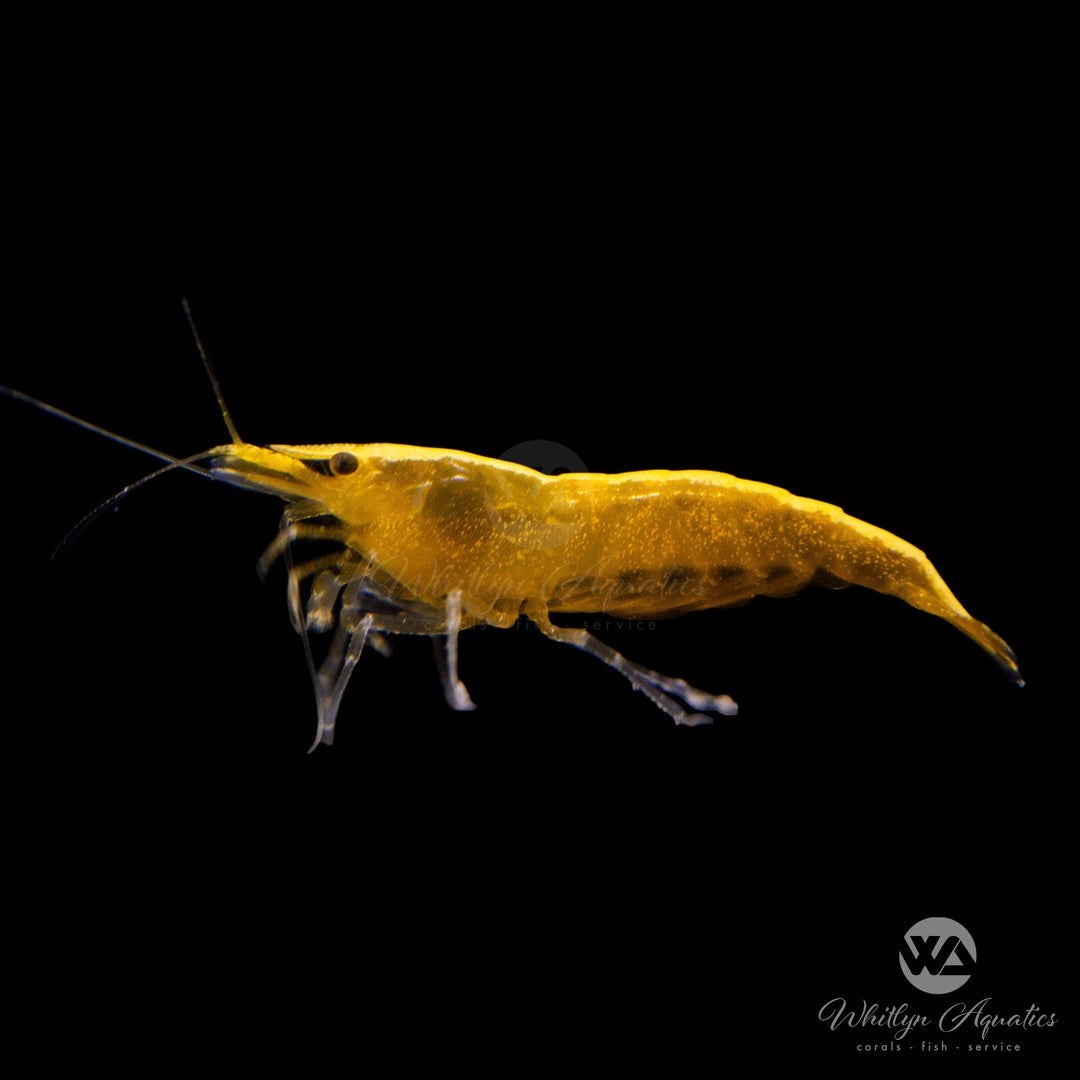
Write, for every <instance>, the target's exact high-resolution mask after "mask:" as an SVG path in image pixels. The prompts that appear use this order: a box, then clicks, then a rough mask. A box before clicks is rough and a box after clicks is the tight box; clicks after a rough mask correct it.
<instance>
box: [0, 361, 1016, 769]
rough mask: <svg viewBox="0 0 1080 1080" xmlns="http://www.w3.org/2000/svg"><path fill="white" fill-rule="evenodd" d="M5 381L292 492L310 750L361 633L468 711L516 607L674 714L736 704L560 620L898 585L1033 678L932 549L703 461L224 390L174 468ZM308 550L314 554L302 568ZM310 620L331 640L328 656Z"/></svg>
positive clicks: (247, 480)
mask: <svg viewBox="0 0 1080 1080" xmlns="http://www.w3.org/2000/svg"><path fill="white" fill-rule="evenodd" d="M204 359H205V357H204ZM208 370H209V366H208ZM211 377H212V378H213V375H212V372H211ZM0 389H4V388H0ZM215 389H216V381H215ZM5 392H6V393H7V394H8V395H10V396H12V397H15V398H18V399H21V400H23V401H26V402H28V403H30V404H33V405H35V406H37V407H39V408H42V409H44V410H45V411H47V412H50V413H52V414H54V415H58V416H60V417H61V418H62V419H65V420H68V421H71V422H74V423H78V424H80V425H81V426H83V427H86V428H88V429H90V430H93V431H96V432H97V433H99V434H103V435H106V436H107V437H109V438H112V439H115V440H117V441H119V442H123V443H125V444H127V445H129V446H133V447H135V448H137V449H139V450H141V451H144V452H146V453H150V454H154V455H155V456H157V457H159V458H163V459H164V460H166V461H167V462H169V464H168V465H166V466H165V468H166V469H171V468H178V467H179V468H185V469H192V470H194V471H196V472H203V473H208V474H209V475H210V476H212V477H213V478H215V479H220V480H224V481H226V482H228V483H230V484H233V485H236V486H238V487H244V488H250V489H254V490H255V491H259V492H264V493H268V494H272V495H277V496H279V497H281V498H283V499H284V500H285V501H286V503H287V506H286V509H285V512H284V515H283V517H282V521H281V528H280V531H279V533H278V535H277V537H276V538H275V540H274V541H273V543H272V544H271V545H270V547H269V548H268V549H267V551H266V553H265V554H264V555H263V557H262V560H261V562H260V567H261V569H262V571H263V572H265V571H266V570H267V569H268V568H269V567H270V566H271V564H273V563H274V562H275V561H276V560H277V559H279V558H284V560H285V562H286V564H287V572H288V589H287V595H288V606H289V613H290V618H291V620H292V623H293V626H294V628H295V629H296V630H297V631H298V632H299V633H300V634H301V635H302V637H303V641H304V646H305V651H306V655H307V658H308V665H309V668H310V671H311V675H312V680H313V683H314V686H315V694H316V703H317V714H318V730H317V734H316V737H315V741H314V743H313V746H312V749H314V747H315V746H317V745H319V744H320V743H325V744H330V743H331V742H332V741H333V737H334V726H335V723H336V719H337V714H338V711H339V709H340V706H341V701H342V695H343V694H344V691H345V688H346V685H347V684H348V681H349V679H350V677H351V675H352V673H353V671H354V669H355V666H356V663H357V661H358V659H359V658H360V655H361V652H362V651H363V649H364V647H365V646H366V645H367V644H371V645H372V646H373V647H374V648H376V649H378V650H380V651H383V652H386V651H388V644H387V635H391V634H420V635H427V636H430V637H432V638H433V639H435V642H436V650H435V654H436V660H437V663H438V667H439V672H440V675H441V678H442V683H443V690H444V693H445V696H446V700H447V702H448V703H449V704H450V705H451V706H452V707H453V708H454V709H462V710H463V709H471V708H473V703H472V700H471V698H470V696H469V694H468V691H467V690H466V689H465V686H464V685H463V684H462V682H461V680H460V679H459V677H458V673H457V654H458V637H459V634H460V632H461V631H462V630H466V629H468V628H470V627H474V626H478V625H481V624H486V625H488V626H493V627H501V628H508V627H511V626H513V625H514V624H515V623H516V622H517V621H518V619H519V618H522V617H525V618H527V619H529V620H531V621H532V622H533V623H534V624H535V625H536V626H537V627H538V628H539V629H540V630H541V631H542V632H543V633H544V634H545V635H547V636H548V637H549V638H551V639H553V640H554V641H560V642H565V643H566V644H568V645H573V646H574V647H576V648H578V649H581V650H583V651H585V652H587V653H591V654H592V655H593V656H595V657H597V658H598V659H600V660H602V661H603V662H604V663H605V664H608V665H610V666H611V667H613V668H614V669H615V670H616V671H618V672H619V673H620V674H622V675H623V676H624V677H625V678H626V679H628V680H629V682H630V684H631V686H632V687H633V688H634V689H636V690H639V691H641V692H642V693H643V694H645V695H646V696H647V697H648V698H649V699H650V700H651V701H653V702H654V703H655V704H656V705H657V706H658V707H659V708H660V709H662V710H663V711H664V712H665V713H667V715H668V716H670V717H671V718H672V719H673V720H674V721H675V722H676V723H678V724H689V725H693V724H700V723H708V722H711V721H712V718H713V715H715V714H719V715H733V714H735V713H736V712H737V707H736V705H735V702H733V701H732V700H731V698H730V697H728V696H726V695H715V694H711V693H707V692H705V691H702V690H697V689H695V688H694V687H692V686H690V685H688V684H687V683H686V682H684V681H683V680H682V679H678V678H672V677H669V676H666V675H661V674H659V673H658V672H655V671H651V670H649V669H647V668H644V667H642V666H640V665H638V664H635V663H633V662H631V661H630V660H628V659H626V658H625V657H623V656H622V655H621V654H620V653H618V652H616V651H615V650H614V649H612V648H610V647H609V646H607V645H605V644H604V643H603V642H601V641H599V640H598V639H597V638H596V637H594V636H593V635H592V634H590V633H589V632H588V631H587V630H586V629H583V628H582V629H579V628H571V627H566V626H560V625H557V624H556V623H554V622H552V616H553V615H556V616H558V615H563V614H570V613H597V612H602V613H605V614H610V615H613V616H616V617H626V618H652V617H656V618H660V617H666V616H674V615H679V614H682V613H684V612H688V611H694V610H702V609H707V608H722V607H732V606H735V605H738V604H742V603H745V602H746V601H747V600H749V599H750V598H752V597H754V596H790V595H792V594H793V593H796V592H798V591H799V590H800V589H802V588H803V587H804V586H806V585H811V584H813V585H823V586H826V587H829V588H842V587H844V586H848V585H861V586H864V587H866V588H869V589H874V590H875V591H877V592H881V593H886V594H890V595H893V596H898V597H900V599H902V600H905V601H906V602H907V603H908V604H911V605H912V606H913V607H916V608H918V609H920V610H921V611H927V612H929V613H930V614H932V615H937V616H939V617H940V618H942V619H945V620H947V621H948V622H950V623H952V624H953V626H955V627H957V628H958V629H959V630H961V631H963V632H964V633H965V634H967V636H968V637H970V638H972V639H973V640H974V641H975V642H976V643H978V644H979V645H980V646H981V647H982V648H983V649H985V650H986V652H988V653H989V654H990V655H991V656H992V657H993V658H994V659H995V660H996V661H997V663H998V664H999V665H1000V666H1001V667H1002V668H1003V669H1004V670H1005V672H1006V674H1008V675H1009V676H1010V678H1011V679H1012V680H1013V681H1014V682H1016V683H1017V684H1020V685H1022V680H1021V679H1020V675H1019V670H1018V667H1017V662H1016V657H1015V656H1014V654H1013V652H1012V650H1011V649H1010V648H1009V646H1008V645H1006V644H1005V642H1004V641H1003V640H1002V639H1001V638H1000V637H998V636H997V634H995V633H994V632H993V631H992V630H990V629H989V627H987V626H985V625H983V624H982V623H981V622H978V621H977V620H975V619H973V618H972V617H971V616H970V615H969V614H968V613H967V611H965V610H964V608H963V607H962V606H961V605H960V603H959V602H958V601H957V599H956V597H955V596H953V594H952V593H951V592H950V591H949V588H948V586H947V585H946V584H945V582H944V581H943V580H942V578H941V576H940V575H939V574H938V572H937V571H936V570H935V569H934V567H933V566H932V565H931V564H930V561H929V560H928V559H927V558H926V556H925V555H924V554H923V553H922V552H921V551H919V550H918V549H917V548H915V547H913V546H912V545H911V544H909V543H907V542H906V541H904V540H901V539H900V538H899V537H897V536H894V535H892V534H891V533H888V532H886V531H885V530H883V529H879V528H876V527H875V526H873V525H869V524H867V523H866V522H863V521H859V520H858V519H856V518H853V517H850V516H849V515H847V514H845V513H844V512H843V511H842V510H841V509H840V508H839V507H837V506H831V505H829V504H828V503H822V502H815V501H814V500H812V499H804V498H800V497H798V496H795V495H792V494H790V493H789V492H787V491H784V490H783V489H781V488H777V487H772V486H770V485H768V484H761V483H755V482H752V481H748V480H740V479H738V478H737V477H734V476H730V475H727V474H725V473H717V472H704V471H681V472H668V471H664V470H650V471H646V472H631V473H622V474H612V475H606V474H597V473H563V474H561V475H556V476H549V475H546V474H544V473H541V472H537V471H535V470H533V469H530V468H527V467H526V466H524V465H518V464H514V463H513V462H509V461H504V460H501V459H492V458H486V457H481V456H479V455H476V454H470V453H465V452H462V451H457V450H441V449H432V448H427V447H418V446H404V445H396V444H391V443H373V444H346V443H335V444H332V445H325V446H285V445H271V446H267V447H263V446H255V445H252V444H250V443H246V442H244V441H242V440H241V439H240V437H239V435H238V434H237V433H236V429H235V427H234V426H233V425H232V422H231V420H230V419H229V417H228V413H227V410H225V408H224V403H223V402H222V401H221V398H220V393H219V394H218V397H219V403H220V404H221V406H222V412H223V415H224V417H225V420H226V424H227V425H228V427H229V431H230V434H231V435H232V439H233V441H232V442H231V443H229V444H226V445H223V446H219V447H215V448H213V449H211V450H208V451H206V452H205V453H203V454H199V455H196V456H195V457H192V458H187V459H185V460H183V461H179V460H177V459H175V458H172V457H170V456H169V455H167V454H163V453H161V452H159V451H155V450H152V449H150V448H148V447H145V446H142V445H140V444H138V443H134V442H132V441H130V440H127V439H124V438H122V437H120V436H116V435H113V434H112V433H111V432H106V431H104V430H103V429H101V428H97V427H95V426H94V425H92V424H88V423H87V422H86V421H82V420H79V419H78V418H76V417H72V416H71V415H70V414H67V413H63V412H61V411H60V410H58V409H56V408H54V407H52V406H48V405H45V404H44V403H42V402H39V401H36V400H35V399H32V398H29V397H27V396H26V395H24V394H22V393H20V392H18V391H13V390H5ZM196 461H204V462H207V467H205V468H204V467H200V466H196V465H194V464H193V463H194V462H196ZM159 471H161V470H159ZM155 475H156V474H155ZM126 490H127V489H125V491H126ZM121 494H124V493H123V492H122V493H121ZM309 541H310V542H312V543H308V542H309ZM301 542H303V544H304V546H305V548H306V550H307V551H309V552H310V555H308V556H307V557H305V559H304V560H303V561H296V559H295V553H294V546H295V545H299V544H301ZM296 550H300V548H299V547H297V548H296ZM310 632H317V633H324V632H325V633H329V634H330V645H329V647H328V649H327V651H326V655H325V658H324V659H322V660H321V662H320V663H319V664H318V665H316V663H315V661H314V659H313V656H312V650H311V647H310V641H309V633H310Z"/></svg>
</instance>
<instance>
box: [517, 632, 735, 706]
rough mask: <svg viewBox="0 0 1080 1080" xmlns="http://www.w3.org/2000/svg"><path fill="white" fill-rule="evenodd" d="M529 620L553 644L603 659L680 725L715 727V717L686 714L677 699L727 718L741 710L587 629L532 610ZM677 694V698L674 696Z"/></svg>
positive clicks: (718, 696) (733, 704) (728, 699)
mask: <svg viewBox="0 0 1080 1080" xmlns="http://www.w3.org/2000/svg"><path fill="white" fill-rule="evenodd" d="M528 615H529V618H530V619H532V621H533V622H534V623H535V624H536V626H537V627H538V628H539V630H540V631H541V632H542V633H543V634H545V635H546V636H547V637H549V638H551V639H552V641H561V642H563V643H564V644H566V645H573V646H574V648H576V649H581V650H582V651H583V652H587V653H589V654H590V655H592V656H595V657H596V658H597V659H598V660H602V661H603V662H604V663H605V664H607V665H608V667H613V668H614V669H615V670H616V671H617V672H619V674H620V675H623V676H625V677H626V678H627V679H629V680H630V685H631V686H632V687H633V688H634V689H635V690H640V691H641V692H642V693H643V694H644V695H645V696H646V697H647V698H648V699H649V700H650V701H651V702H652V703H653V704H654V705H656V706H657V707H658V708H659V709H661V710H663V711H664V712H665V713H667V715H668V716H670V717H671V719H672V720H674V721H675V723H676V724H686V725H688V726H694V725H697V724H711V723H712V722H713V720H712V717H711V716H707V715H706V714H705V712H703V711H699V712H690V713H688V712H686V710H685V709H683V708H682V706H681V705H680V704H679V703H678V701H676V700H675V698H679V700H681V701H683V702H685V703H686V704H687V705H689V706H690V707H691V708H692V709H698V710H708V711H709V712H716V713H720V714H721V715H723V716H734V715H735V714H736V713H737V712H738V711H739V707H738V705H736V704H735V702H734V701H732V700H731V698H730V697H728V696H727V694H719V695H714V694H707V693H705V691H703V690H697V689H695V688H694V687H693V686H690V684H689V683H686V682H684V681H683V680H682V679H672V678H669V677H668V676H667V675H661V674H660V673H659V672H656V671H650V670H649V669H648V668H644V667H641V666H640V665H639V664H635V663H633V662H632V661H630V660H627V659H626V657H625V656H623V655H622V654H621V653H618V652H616V651H615V650H614V649H613V648H611V646H610V645H605V644H604V643H603V642H602V641H600V640H599V639H598V638H595V637H593V635H592V634H590V633H589V632H588V631H587V630H576V629H573V628H571V627H564V626H555V624H554V623H552V621H551V620H550V619H549V618H548V616H547V612H546V611H535V610H534V611H530V612H528ZM671 695H674V696H671Z"/></svg>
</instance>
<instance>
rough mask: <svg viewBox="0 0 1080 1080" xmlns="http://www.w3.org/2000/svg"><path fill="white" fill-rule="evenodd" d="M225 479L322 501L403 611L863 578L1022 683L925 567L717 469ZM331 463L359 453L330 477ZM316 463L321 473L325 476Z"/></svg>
mask: <svg viewBox="0 0 1080 1080" xmlns="http://www.w3.org/2000/svg"><path fill="white" fill-rule="evenodd" d="M220 450H221V452H222V458H221V459H220V460H219V461H218V462H217V465H216V468H215V471H216V472H218V473H219V475H224V476H226V477H230V478H232V479H234V480H235V481H239V482H243V483H246V484H247V485H248V486H253V487H258V488H259V489H261V490H265V491H272V492H274V493H276V494H279V495H284V496H285V497H287V498H294V499H295V498H298V499H302V500H305V501H306V502H311V501H313V502H314V503H315V504H316V505H315V506H312V507H309V509H308V510H306V511H305V512H304V513H303V514H302V515H301V516H303V517H307V516H314V515H315V514H318V513H324V514H328V515H329V516H330V517H332V518H333V519H335V521H336V523H337V524H338V525H339V527H340V538H341V539H342V540H343V541H344V543H345V544H346V545H347V546H348V548H350V549H351V550H352V551H353V552H355V553H356V555H357V556H358V557H359V558H360V559H361V560H362V561H363V562H364V563H365V565H366V566H368V567H370V568H371V569H372V571H373V572H375V573H377V574H378V576H379V579H380V580H381V581H382V582H383V585H384V588H389V590H390V592H391V593H392V594H394V595H396V596H397V597H398V598H400V599H401V600H402V601H404V602H418V603H420V604H423V605H426V606H430V607H432V608H433V609H434V608H438V607H439V606H440V605H442V604H444V603H445V600H446V597H447V596H449V595H451V594H453V593H458V594H459V595H460V598H461V623H460V625H461V627H462V628H465V627H468V626H472V625H476V624H477V623H479V622H486V623H489V624H491V625H495V626H503V627H505V626H510V625H512V624H513V623H514V622H515V621H516V620H517V618H518V617H519V616H520V615H521V614H526V615H530V616H537V615H538V616H542V617H546V616H547V615H548V614H549V613H552V612H605V613H610V614H616V615H626V616H656V617H663V616H671V615H678V614H680V613H681V612H685V611H690V610H700V609H704V608H711V607H729V606H733V605H736V604H741V603H744V602H745V601H747V600H749V599H751V598H752V597H754V596H759V595H766V596H788V595H791V594H793V593H795V592H797V591H798V590H800V589H801V588H803V587H804V586H806V585H808V584H819V585H824V586H827V587H831V588H838V587H843V586H845V585H862V586H865V587H867V588H870V589H874V590H876V591H878V592H882V593H887V594H891V595H894V596H898V597H900V598H901V599H903V600H905V601H907V602H908V603H909V604H912V605H913V606H915V607H917V608H920V609H921V610H923V611H927V612H930V613H931V614H934V615H938V616H940V617H941V618H944V619H947V620H948V621H949V622H951V623H952V624H953V625H954V626H956V627H958V628H959V629H960V630H962V631H963V632H964V633H966V634H967V635H968V636H970V637H971V638H973V639H974V640H975V641H977V642H978V643H979V644H980V645H981V646H982V647H983V648H984V649H986V650H987V651H988V652H989V653H990V654H991V655H992V656H993V657H994V658H995V660H997V661H998V663H999V664H1000V665H1001V666H1002V667H1003V668H1004V669H1005V670H1006V671H1007V672H1008V673H1009V674H1010V676H1011V677H1013V678H1014V679H1015V680H1016V681H1019V674H1018V668H1017V664H1016V658H1015V656H1014V655H1013V653H1012V651H1011V650H1010V649H1009V647H1008V646H1007V645H1006V644H1005V642H1004V641H1002V640H1001V639H1000V638H999V637H998V636H997V635H996V634H994V633H993V632H992V631H991V630H990V629H989V628H987V627H986V626H984V625H983V624H982V623H980V622H977V621H976V620H975V619H973V618H972V617H971V616H970V615H969V614H968V613H967V612H966V611H965V610H964V608H963V607H962V606H961V605H960V603H959V602H958V601H957V599H956V598H955V597H954V596H953V594H952V593H951V592H950V591H949V589H948V587H947V586H946V585H945V583H944V581H943V580H942V579H941V576H940V575H939V574H938V573H937V571H936V570H935V569H934V567H933V566H932V565H931V564H930V562H929V560H928V559H927V558H926V556H925V555H924V554H923V553H922V552H921V551H919V550H918V549H917V548H915V547H913V546H912V545H911V544H909V543H907V542H906V541H904V540H902V539H900V538H899V537H897V536H894V535H892V534H891V533H888V532H886V531H885V530H883V529H878V528H876V527H875V526H873V525H868V524H867V523H866V522H863V521H859V520H858V519H856V518H852V517H850V516H848V515H847V514H845V513H844V512H843V511H842V510H841V509H840V508H839V507H837V506H832V505H830V504H828V503H822V502H816V501H814V500H812V499H805V498H801V497H799V496H795V495H792V494H790V493H789V492H787V491H784V490H783V489H781V488H777V487H772V486H770V485H768V484H761V483H756V482H753V481H749V480H741V479H738V478H737V477H734V476H730V475H727V474H725V473H714V472H704V471H682V472H668V471H664V470H651V471H648V472H634V473H622V474H612V475H604V474H593V473H564V474H562V475H560V476H547V475H545V474H543V473H539V472H536V471H534V470H532V469H529V468H527V467H525V466H522V465H516V464H513V463H511V462H507V461H502V460H495V459H490V458H484V457H480V456H478V455H475V454H469V453H464V452H461V451H455V450H442V449H432V448H427V447H415V446H400V445H396V444H387V443H378V444H368V445H353V444H334V445H329V446H274V447H271V448H269V449H266V448H261V447H254V446H249V445H247V444H239V445H234V446H231V447H222V448H220ZM334 454H348V455H351V456H353V457H354V458H355V460H356V468H355V469H354V470H353V471H351V472H350V473H349V474H348V475H342V476H334V475H328V473H327V470H326V469H325V463H327V462H328V461H329V460H330V459H331V458H332V456H333V455H334ZM320 465H322V466H323V470H322V471H316V468H317V467H318V466H320Z"/></svg>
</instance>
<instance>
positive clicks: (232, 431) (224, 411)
mask: <svg viewBox="0 0 1080 1080" xmlns="http://www.w3.org/2000/svg"><path fill="white" fill-rule="evenodd" d="M180 303H181V304H183V305H184V314H185V315H186V316H187V321H188V326H190V327H191V336H192V337H193V338H195V347H196V348H197V349H198V350H199V355H200V356H201V357H202V362H203V367H204V368H206V374H207V375H209V376H210V385H211V386H212V387H213V388H214V397H216V398H217V403H218V408H219V409H221V415H222V418H223V419H224V421H225V426H226V427H227V428H228V429H229V437H230V438H231V439H232V441H233V442H234V443H242V442H243V441H244V440H243V439H241V438H240V434H239V432H238V431H237V430H236V425H235V424H234V423H233V422H232V417H231V416H230V415H229V407H228V406H227V405H226V404H225V398H224V395H223V394H222V393H221V386H220V384H219V383H218V381H217V376H216V375H215V374H214V368H213V365H212V364H211V363H210V357H209V356H207V355H206V349H204V348H203V343H202V338H200V337H199V331H198V329H197V328H196V326H195V320H194V319H193V318H192V316H191V308H190V306H189V305H188V302H187V297H186V296H183V297H181V298H180Z"/></svg>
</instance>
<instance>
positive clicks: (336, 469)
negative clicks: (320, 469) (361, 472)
mask: <svg viewBox="0 0 1080 1080" xmlns="http://www.w3.org/2000/svg"><path fill="white" fill-rule="evenodd" d="M359 467H360V462H359V461H357V459H356V455H355V454H350V453H349V452H348V451H347V450H339V451H338V452H337V453H336V454H335V455H334V456H333V457H332V458H331V459H330V471H331V472H332V473H333V474H334V475H335V476H348V475H349V473H354V472H356V470H357V469H358V468H359Z"/></svg>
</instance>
